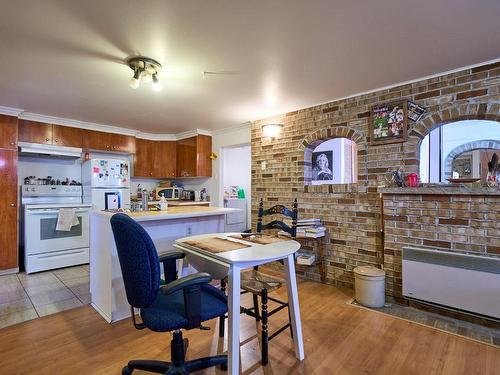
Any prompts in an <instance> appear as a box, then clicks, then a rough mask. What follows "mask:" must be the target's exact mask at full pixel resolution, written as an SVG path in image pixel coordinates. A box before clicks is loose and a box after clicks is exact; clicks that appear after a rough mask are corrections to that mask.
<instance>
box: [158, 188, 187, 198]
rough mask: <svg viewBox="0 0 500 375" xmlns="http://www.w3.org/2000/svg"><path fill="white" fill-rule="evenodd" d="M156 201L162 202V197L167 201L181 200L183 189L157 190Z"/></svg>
mask: <svg viewBox="0 0 500 375" xmlns="http://www.w3.org/2000/svg"><path fill="white" fill-rule="evenodd" d="M155 192H156V200H160V199H161V197H162V195H163V196H164V197H165V199H167V200H171V201H172V200H178V199H180V193H181V189H179V188H175V187H160V188H156V189H155Z"/></svg>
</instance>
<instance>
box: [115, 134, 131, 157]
mask: <svg viewBox="0 0 500 375" xmlns="http://www.w3.org/2000/svg"><path fill="white" fill-rule="evenodd" d="M110 151H116V152H128V153H130V154H133V153H135V137H131V136H129V135H122V134H110Z"/></svg>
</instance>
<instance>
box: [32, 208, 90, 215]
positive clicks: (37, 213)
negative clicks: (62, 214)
mask: <svg viewBox="0 0 500 375" xmlns="http://www.w3.org/2000/svg"><path fill="white" fill-rule="evenodd" d="M85 212H90V209H87V210H75V213H76V214H78V213H85ZM26 214H27V215H47V214H59V210H36V209H35V210H29V209H28V210H26Z"/></svg>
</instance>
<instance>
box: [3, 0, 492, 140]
mask: <svg viewBox="0 0 500 375" xmlns="http://www.w3.org/2000/svg"><path fill="white" fill-rule="evenodd" d="M499 19H500V1H498V0H421V1H402V0H378V1H359V0H351V1H348V0H346V1H333V0H330V1H327V0H324V1H318V0H280V1H278V0H275V1H272V0H269V1H259V0H251V1H248V0H235V1H228V0H226V1H222V0H210V1H207V0H199V1H165V0H157V1H151V0H143V1H125V0H106V1H102V0H99V1H98V0H86V1H81V0H71V1H70V0H43V1H40V0H31V1H28V0H26V1H16V2H15V1H11V0H2V1H1V2H0V48H1V53H0V67H1V69H0V105H2V106H10V107H17V108H22V109H24V110H25V111H28V112H34V113H39V114H44V115H50V116H58V117H65V118H71V119H75V120H81V121H89V122H96V123H101V124H108V125H116V126H122V127H127V128H133V129H138V130H142V131H146V132H152V133H176V132H180V131H185V130H190V129H194V128H203V129H208V130H214V129H218V128H225V127H230V126H235V125H238V124H241V123H243V122H245V121H249V120H254V119H258V118H263V117H267V116H271V115H275V114H279V113H283V112H287V111H291V110H295V109H299V108H303V107H307V106H310V105H314V104H318V103H322V102H326V101H329V100H332V99H335V98H340V97H345V96H349V95H352V94H355V93H358V92H363V91H367V90H371V89H374V88H377V87H382V86H386V85H390V84H394V83H397V82H402V81H407V80H412V79H415V78H419V77H423V76H427V75H430V74H434V73H438V72H443V71H447V70H451V69H455V68H459V67H463V66H467V65H471V64H476V63H479V62H482V61H488V60H492V59H496V58H498V57H499V56H500V22H499ZM135 54H142V55H146V56H149V57H152V58H155V59H157V60H159V61H160V62H161V63H162V64H163V65H164V70H163V71H162V74H161V76H160V78H161V81H162V83H163V86H164V89H163V91H162V92H161V93H156V92H153V91H152V90H151V86H150V85H142V86H141V87H140V88H139V89H138V90H133V89H131V88H129V86H128V81H129V79H130V76H131V73H132V71H131V70H130V69H129V68H128V67H127V66H126V65H124V64H123V60H124V59H125V58H126V57H127V56H129V55H135ZM202 71H236V72H240V73H241V74H238V75H219V76H207V77H206V78H205V79H203V78H202V74H201V72H202Z"/></svg>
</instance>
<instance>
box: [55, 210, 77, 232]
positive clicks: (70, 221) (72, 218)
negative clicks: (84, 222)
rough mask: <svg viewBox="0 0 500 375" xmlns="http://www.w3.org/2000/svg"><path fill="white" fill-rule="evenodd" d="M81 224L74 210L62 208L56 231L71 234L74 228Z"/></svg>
mask: <svg viewBox="0 0 500 375" xmlns="http://www.w3.org/2000/svg"><path fill="white" fill-rule="evenodd" d="M78 224H80V222H79V221H78V217H77V216H76V209H74V208H60V209H59V214H58V215H57V225H56V230H59V231H65V232H69V231H70V230H71V228H72V227H74V226H75V225H78Z"/></svg>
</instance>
